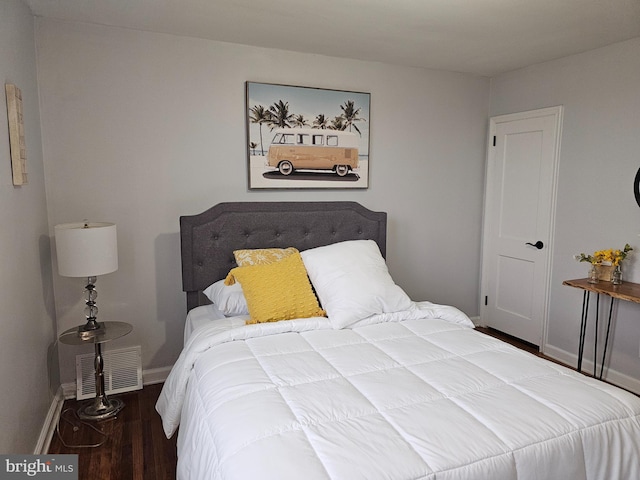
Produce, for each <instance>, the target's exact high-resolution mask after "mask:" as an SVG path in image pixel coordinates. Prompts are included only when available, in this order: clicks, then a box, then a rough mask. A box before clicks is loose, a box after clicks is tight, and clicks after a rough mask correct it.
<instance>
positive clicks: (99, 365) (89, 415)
mask: <svg viewBox="0 0 640 480" xmlns="http://www.w3.org/2000/svg"><path fill="white" fill-rule="evenodd" d="M99 325H100V329H98V330H95V331H94V332H92V334H91V335H90V336H87V335H86V334H83V333H82V326H80V327H73V328H70V329H69V330H65V331H64V332H62V334H61V335H60V337H59V338H60V342H62V343H64V344H67V345H84V344H86V343H93V344H94V347H95V352H96V356H95V359H94V362H93V364H94V367H95V375H96V398H94V399H93V400H92V401H91V402H90V403H89V404H87V405H84V406H82V407H80V409H79V410H78V417H80V418H81V419H83V420H104V419H106V418H111V417H113V416H115V415H117V414H118V412H119V411H120V410H122V409H123V408H124V402H123V401H122V400H120V399H117V398H108V397H107V394H106V393H105V391H104V372H103V368H104V359H103V358H102V348H101V345H102V344H103V343H106V342H109V341H111V340H115V339H117V338H120V337H124V336H125V335H128V334H129V333H131V331H132V330H133V326H132V325H130V324H128V323H126V322H99Z"/></svg>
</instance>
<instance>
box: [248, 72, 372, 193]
mask: <svg viewBox="0 0 640 480" xmlns="http://www.w3.org/2000/svg"><path fill="white" fill-rule="evenodd" d="M370 102H371V95H370V94H369V93H362V92H350V91H343V90H330V89H321V88H312V87H299V86H291V85H278V84H268V83H255V82H247V83H246V119H247V120H246V121H247V157H248V177H249V188H250V189H280V188H292V189H296V188H298V189H299V188H342V189H345V188H349V189H350V188H367V187H368V184H369V126H370V117H369V109H370Z"/></svg>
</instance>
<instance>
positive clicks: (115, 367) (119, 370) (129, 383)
mask: <svg viewBox="0 0 640 480" xmlns="http://www.w3.org/2000/svg"><path fill="white" fill-rule="evenodd" d="M102 357H103V360H104V369H103V371H104V389H105V392H106V393H107V394H108V395H114V394H116V393H123V392H131V391H133V390H140V389H141V388H142V351H141V347H140V346H136V347H129V348H122V349H119V350H107V351H105V350H104V349H103V350H102ZM94 359H95V355H94V354H93V353H87V354H84V355H76V385H77V391H76V398H77V399H78V400H83V399H85V398H92V397H95V396H96V377H95V370H94Z"/></svg>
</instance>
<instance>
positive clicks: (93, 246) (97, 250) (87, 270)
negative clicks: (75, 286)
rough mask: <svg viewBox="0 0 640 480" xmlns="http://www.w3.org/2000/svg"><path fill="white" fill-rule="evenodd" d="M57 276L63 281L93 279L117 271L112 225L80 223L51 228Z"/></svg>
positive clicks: (115, 243)
mask: <svg viewBox="0 0 640 480" xmlns="http://www.w3.org/2000/svg"><path fill="white" fill-rule="evenodd" d="M55 235H56V252H57V257H58V273H59V274H60V275H62V276H63V277H95V276H97V275H105V274H107V273H111V272H115V271H116V270H117V269H118V240H117V236H116V225H115V224H114V223H98V222H80V223H63V224H61V225H56V226H55Z"/></svg>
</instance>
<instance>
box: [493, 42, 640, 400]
mask: <svg viewBox="0 0 640 480" xmlns="http://www.w3.org/2000/svg"><path fill="white" fill-rule="evenodd" d="M553 105H564V108H565V110H564V126H563V134H562V147H561V148H562V152H561V156H560V173H559V185H558V203H557V217H556V227H555V229H556V230H555V232H556V234H555V235H556V236H555V247H554V248H555V249H554V258H553V270H552V290H551V301H550V312H549V319H550V320H549V330H548V350H549V352H550V353H553V354H555V355H556V356H559V357H564V358H565V359H573V358H572V356H574V355H575V354H576V353H577V351H578V334H579V329H580V312H581V307H582V294H581V292H580V291H578V290H575V289H572V288H570V287H566V286H562V281H563V280H566V279H572V278H583V277H585V276H586V272H587V266H586V265H585V264H584V263H577V262H576V261H575V260H573V258H572V257H573V255H574V254H576V253H580V252H585V253H591V252H593V251H595V250H600V249H604V248H622V247H623V246H624V244H625V243H627V242H628V243H629V244H631V245H632V246H633V247H635V249H636V256H635V258H631V259H630V260H629V261H625V263H624V265H623V269H624V275H625V278H626V279H628V280H631V281H634V282H640V238H639V237H638V234H639V233H640V208H638V205H637V204H636V202H635V199H634V195H633V179H634V176H635V174H636V172H637V170H638V168H639V167H640V155H639V152H640V134H639V132H640V130H639V126H640V38H636V39H633V40H629V41H627V42H623V43H618V44H615V45H611V46H609V47H605V48H601V49H598V50H593V51H590V52H587V53H584V54H580V55H573V56H570V57H566V58H562V59H559V60H556V61H552V62H547V63H543V64H540V65H535V66H532V67H529V68H525V69H522V70H518V71H515V72H511V73H507V74H504V75H500V76H498V77H496V78H494V79H492V81H491V115H500V114H504V113H512V112H518V111H524V110H531V109H536V108H542V107H548V106H553ZM604 303H605V304H606V306H607V307H608V305H609V302H608V301H606V302H604ZM592 311H593V306H592ZM639 316H640V305H637V304H630V303H628V302H621V303H620V306H619V308H618V312H617V319H616V323H615V332H614V333H615V335H614V338H613V344H612V347H613V349H612V355H611V368H612V369H613V370H615V372H612V374H611V378H613V379H614V380H616V381H617V383H621V382H625V383H626V384H627V385H628V386H631V387H633V388H634V389H636V391H638V389H639V388H640V358H639V356H640V353H639V352H640V322H639V320H638V318H639ZM601 318H602V317H601ZM590 321H591V322H592V324H593V319H591V320H590ZM592 335H593V334H592V332H589V335H588V337H587V345H588V346H587V350H586V354H585V355H586V357H588V358H593V354H592V352H593V346H592V338H593V337H592ZM600 338H601V339H602V338H603V337H600ZM600 345H602V340H601V343H600ZM614 374H615V375H614ZM625 375H626V376H627V377H625Z"/></svg>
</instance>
